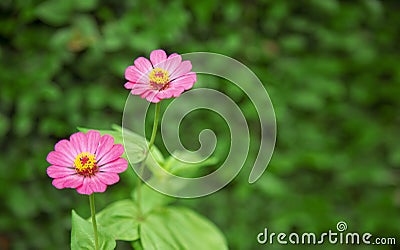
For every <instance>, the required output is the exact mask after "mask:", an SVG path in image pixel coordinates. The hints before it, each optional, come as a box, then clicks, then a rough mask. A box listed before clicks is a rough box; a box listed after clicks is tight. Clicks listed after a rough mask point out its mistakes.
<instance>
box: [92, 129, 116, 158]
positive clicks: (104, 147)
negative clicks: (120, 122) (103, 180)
mask: <svg viewBox="0 0 400 250" xmlns="http://www.w3.org/2000/svg"><path fill="white" fill-rule="evenodd" d="M113 145H114V138H113V137H112V136H110V135H103V136H102V137H101V138H100V142H99V147H98V148H97V152H96V160H97V162H98V161H99V159H101V158H102V157H103V156H104V155H105V154H107V153H108V151H110V149H111V148H112V147H113Z"/></svg>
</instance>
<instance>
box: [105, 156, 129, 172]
mask: <svg viewBox="0 0 400 250" xmlns="http://www.w3.org/2000/svg"><path fill="white" fill-rule="evenodd" d="M127 168H128V161H127V160H125V159H124V158H119V159H117V160H115V161H112V162H109V163H107V164H104V165H103V166H101V167H100V168H99V169H100V172H111V173H122V172H124V171H125V170H126V169H127Z"/></svg>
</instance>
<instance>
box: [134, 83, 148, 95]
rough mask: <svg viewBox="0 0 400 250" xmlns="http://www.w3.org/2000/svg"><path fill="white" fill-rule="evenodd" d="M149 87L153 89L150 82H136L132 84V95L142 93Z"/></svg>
mask: <svg viewBox="0 0 400 250" xmlns="http://www.w3.org/2000/svg"><path fill="white" fill-rule="evenodd" d="M149 89H151V88H150V86H149V85H148V84H141V83H138V84H135V85H134V86H132V90H131V93H132V95H141V94H143V93H144V92H146V91H147V90H149Z"/></svg>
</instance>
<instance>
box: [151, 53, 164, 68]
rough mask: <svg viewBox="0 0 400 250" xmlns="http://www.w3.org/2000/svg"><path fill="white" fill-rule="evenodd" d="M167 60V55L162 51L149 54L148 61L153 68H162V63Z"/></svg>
mask: <svg viewBox="0 0 400 250" xmlns="http://www.w3.org/2000/svg"><path fill="white" fill-rule="evenodd" d="M165 60H167V54H166V53H165V51H164V50H162V49H157V50H153V51H152V52H151V53H150V61H151V63H152V64H153V67H154V68H164V67H163V66H164V65H163V62H165Z"/></svg>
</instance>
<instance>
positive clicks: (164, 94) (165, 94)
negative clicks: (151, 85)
mask: <svg viewBox="0 0 400 250" xmlns="http://www.w3.org/2000/svg"><path fill="white" fill-rule="evenodd" d="M183 91H184V89H183V88H179V89H175V88H172V87H170V88H168V89H166V90H163V91H160V92H159V93H158V94H157V98H159V99H167V98H171V97H178V96H180V95H181V94H182V92H183Z"/></svg>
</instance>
